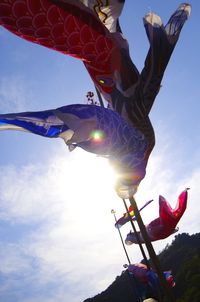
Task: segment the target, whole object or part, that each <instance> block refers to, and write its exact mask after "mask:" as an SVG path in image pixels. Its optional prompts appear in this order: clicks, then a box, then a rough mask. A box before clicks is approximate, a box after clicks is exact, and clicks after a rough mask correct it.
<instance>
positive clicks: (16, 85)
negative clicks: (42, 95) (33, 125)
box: [0, 74, 32, 113]
mask: <svg viewBox="0 0 200 302" xmlns="http://www.w3.org/2000/svg"><path fill="white" fill-rule="evenodd" d="M31 97H32V92H31V89H30V87H28V85H27V81H26V80H25V79H24V78H23V77H22V76H20V75H17V74H14V75H12V76H3V77H1V79H0V108H1V113H3V112H6V113H7V112H12V111H13V108H15V111H16V112H17V111H24V110H25V108H26V107H27V105H28V104H29V109H30V104H31V101H30V99H31Z"/></svg>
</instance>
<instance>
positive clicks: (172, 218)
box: [146, 190, 188, 241]
mask: <svg viewBox="0 0 200 302" xmlns="http://www.w3.org/2000/svg"><path fill="white" fill-rule="evenodd" d="M187 196H188V193H187V190H185V191H183V192H182V193H181V194H180V195H179V197H178V201H177V204H176V207H175V209H172V208H171V206H170V205H169V203H168V202H167V201H166V200H165V198H164V197H162V196H160V197H159V216H160V217H159V218H157V219H155V220H153V221H152V222H150V223H149V224H148V225H147V226H146V228H147V232H148V234H149V236H150V238H151V240H152V241H154V240H160V239H164V238H167V237H168V236H170V235H171V234H173V233H174V232H176V229H175V228H176V226H177V224H178V222H179V220H180V219H181V217H182V215H183V213H184V212H185V209H186V206H187Z"/></svg>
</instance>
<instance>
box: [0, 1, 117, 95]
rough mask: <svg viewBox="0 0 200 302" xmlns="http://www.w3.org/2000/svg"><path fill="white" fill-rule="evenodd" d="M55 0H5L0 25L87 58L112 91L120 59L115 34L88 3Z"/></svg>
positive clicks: (105, 88)
mask: <svg viewBox="0 0 200 302" xmlns="http://www.w3.org/2000/svg"><path fill="white" fill-rule="evenodd" d="M52 2H53V1H52ZM52 2H51V1H50V0H1V2H0V25H3V26H4V27H5V28H6V29H8V30H9V31H11V32H12V33H14V34H16V35H18V36H20V37H21V38H24V39H26V40H28V41H31V42H34V43H37V44H40V45H43V46H45V47H48V48H51V49H54V50H57V51H59V52H62V53H64V54H68V55H70V56H73V57H76V58H79V59H81V60H83V61H85V62H86V63H87V65H86V68H88V69H90V74H91V76H92V78H93V80H94V82H95V83H96V84H97V85H98V86H99V85H100V86H101V89H102V90H103V91H104V92H106V93H107V92H109V93H110V92H111V90H112V85H113V81H112V75H113V74H114V68H116V66H117V62H119V60H118V56H119V51H118V46H117V44H116V43H115V40H114V39H113V38H112V35H111V34H110V33H109V31H108V30H107V29H106V28H105V26H103V24H101V22H100V21H99V20H97V18H96V17H95V16H94V15H93V13H92V12H90V11H89V10H88V9H87V8H86V7H85V6H84V5H82V7H81V8H80V7H79V6H77V5H75V4H72V2H71V1H69V3H68V1H66V0H65V2H63V3H62V2H59V1H58V2H59V3H57V4H56V5H55V4H53V3H52ZM55 3H56V2H55ZM58 5H59V6H58ZM101 79H102V80H103V82H104V83H103V82H102V81H101ZM100 81H101V82H102V83H101V82H100Z"/></svg>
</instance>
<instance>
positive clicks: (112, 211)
mask: <svg viewBox="0 0 200 302" xmlns="http://www.w3.org/2000/svg"><path fill="white" fill-rule="evenodd" d="M111 213H112V214H113V215H114V218H115V222H117V218H116V215H115V210H111ZM117 229H118V232H119V237H120V239H121V243H122V246H123V249H124V252H125V254H126V257H127V260H128V263H129V264H131V261H130V258H129V255H128V253H127V250H126V247H125V244H124V241H123V238H122V234H121V231H120V229H119V227H117Z"/></svg>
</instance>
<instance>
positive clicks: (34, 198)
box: [0, 151, 200, 302]
mask: <svg viewBox="0 0 200 302" xmlns="http://www.w3.org/2000/svg"><path fill="white" fill-rule="evenodd" d="M65 152H66V151H65ZM163 152H164V151H163ZM51 156H52V154H51ZM166 159H167V156H165V154H164V153H162V154H161V152H160V153H159V156H158V155H154V156H152V158H151V160H150V161H149V166H148V171H147V176H146V178H145V180H144V181H143V182H142V184H141V187H140V189H139V192H138V194H137V197H136V198H137V201H138V205H139V206H141V205H142V204H143V203H144V202H145V201H147V200H148V199H151V198H154V199H155V200H154V202H153V203H152V204H151V205H150V206H148V208H146V210H144V212H143V218H144V221H145V222H149V221H150V220H152V219H154V218H156V217H157V216H158V194H162V195H163V196H165V197H166V198H167V200H168V201H169V202H170V203H171V204H172V205H175V202H176V199H177V197H178V194H179V193H180V192H181V191H182V190H183V189H184V188H185V187H186V186H190V187H191V191H190V192H189V201H188V209H187V210H186V213H185V215H184V217H183V218H182V220H181V222H180V223H179V226H180V232H183V231H184V232H189V233H193V232H198V230H199V223H198V221H199V219H198V218H199V214H200V213H199V207H198V206H197V205H198V196H199V193H200V192H199V186H198V179H199V176H200V170H198V169H196V170H193V171H192V170H191V172H190V174H188V175H187V177H184V178H183V177H180V176H179V177H178V178H177V175H176V173H175V171H176V169H174V170H173V171H172V170H171V169H170V168H169V167H170V165H169V163H168V162H167V160H166ZM104 161H105V160H103V159H100V158H99V159H97V158H96V157H95V156H92V155H90V154H87V153H86V152H82V151H80V152H79V151H74V154H73V153H72V154H70V155H69V156H66V154H65V153H63V154H54V155H53V160H51V161H50V160H49V162H48V160H47V161H46V162H45V163H43V164H38V165H36V166H32V165H28V166H24V167H18V168H17V167H13V166H10V167H1V170H0V179H1V181H0V200H1V206H0V215H1V218H2V220H4V222H5V223H8V224H9V223H12V224H13V226H16V227H17V226H18V225H24V229H25V230H26V229H27V231H25V234H24V236H21V237H19V238H18V237H17V236H18V234H17V231H16V238H18V241H17V243H15V244H14V243H13V245H12V243H10V242H9V243H7V242H6V241H5V242H3V244H4V246H5V250H6V253H5V255H4V259H5V260H4V265H3V267H2V274H3V275H5V274H7V276H9V278H10V279H9V280H11V279H12V274H13V272H15V274H16V273H18V276H20V275H23V272H26V280H29V281H26V282H29V283H28V286H29V287H30V291H29V294H27V293H26V298H24V300H23V299H22V297H20V298H19V297H18V298H17V297H15V301H16V302H18V301H20V302H22V301H26V302H27V301H28V302H29V301H30V302H40V301H43V302H50V301H53V300H54V301H55V300H58V299H59V301H61V302H62V301H71V302H75V301H81V300H84V299H86V298H87V297H89V296H92V295H95V294H97V293H99V292H101V291H102V290H104V289H105V288H106V287H107V286H108V285H109V284H110V283H111V282H112V281H113V280H114V278H115V276H116V275H117V274H120V272H121V270H122V269H123V268H122V264H123V263H125V262H126V258H125V255H124V252H123V250H122V247H121V243H120V241H119V237H118V233H117V230H115V229H114V227H113V224H114V219H113V217H112V215H111V213H110V210H111V209H112V208H113V207H114V208H115V209H116V210H117V216H118V217H119V216H120V215H121V214H122V213H123V212H124V208H123V204H122V203H121V201H120V199H119V198H118V197H117V196H116V194H115V193H114V190H113V188H112V182H110V177H111V176H109V177H106V175H107V174H108V172H105V169H106V164H105V163H104ZM89 163H90V164H89ZM174 166H175V164H174ZM102 167H103V168H102ZM102 170H103V171H102ZM101 171H102V173H104V177H103V176H101V177H99V176H100V174H101V173H100V172H101ZM105 173H106V174H105ZM109 173H110V172H109ZM89 176H90V177H89ZM107 176H108V175H107ZM29 227H30V228H29ZM16 229H17V228H16ZM129 229H130V227H129V226H125V227H124V228H122V234H123V236H124V237H125V235H126V233H127V232H128V231H129ZM173 237H174V236H171V237H170V238H168V239H166V240H164V241H160V242H157V243H154V246H155V248H156V251H160V250H161V249H162V248H164V246H165V245H166V243H167V242H170V241H171V240H172V239H173ZM12 247H13V248H12ZM128 252H129V254H130V257H131V258H132V260H133V262H138V261H140V260H141V258H142V257H141V254H140V252H139V249H138V247H137V246H131V247H128ZM6 272H7V273H6ZM33 280H34V282H33ZM10 282H11V281H10ZM24 283H25V280H23V282H22V281H21V282H20V283H19V282H17V281H13V280H12V282H11V283H10V287H9V292H10V293H12V290H13V288H15V287H17V288H18V290H19V291H20V289H21V290H22V288H23V286H24ZM33 284H34V286H33ZM36 284H37V285H36ZM51 284H52V286H51ZM58 284H59V285H58ZM37 286H38V289H40V290H39V292H40V294H36V293H35V290H36V289H35V287H37ZM48 286H50V287H52V288H54V292H51V291H48V292H49V294H46V295H45V294H42V291H41V288H42V289H43V291H45V289H46V288H47V287H48ZM69 288H70V289H69ZM46 292H47V290H46ZM7 293H8V289H7V290H5V291H4V295H5V296H6V295H7ZM24 295H25V294H24Z"/></svg>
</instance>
